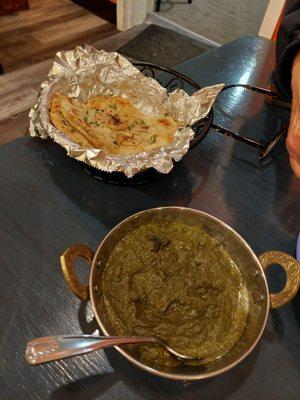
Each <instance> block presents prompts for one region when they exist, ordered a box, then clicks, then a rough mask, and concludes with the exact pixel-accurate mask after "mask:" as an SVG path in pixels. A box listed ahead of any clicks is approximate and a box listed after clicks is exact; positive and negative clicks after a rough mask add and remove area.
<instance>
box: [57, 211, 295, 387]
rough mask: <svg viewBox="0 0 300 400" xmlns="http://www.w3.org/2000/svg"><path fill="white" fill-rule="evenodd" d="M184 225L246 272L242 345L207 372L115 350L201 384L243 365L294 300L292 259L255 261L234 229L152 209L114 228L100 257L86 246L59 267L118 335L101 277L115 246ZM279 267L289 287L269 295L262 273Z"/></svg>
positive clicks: (204, 217)
mask: <svg viewBox="0 0 300 400" xmlns="http://www.w3.org/2000/svg"><path fill="white" fill-rule="evenodd" d="M156 221H158V222H163V223H164V224H168V223H170V222H173V221H182V222H184V223H185V224H189V225H193V226H195V225H198V224H199V225H200V226H201V227H202V229H204V230H205V231H206V232H208V233H209V234H210V235H212V236H213V237H214V238H216V239H217V240H218V241H219V242H221V243H222V245H223V246H224V247H225V248H226V250H227V251H228V253H229V254H230V256H231V258H232V259H233V261H234V262H235V264H236V265H237V266H238V267H239V269H240V271H241V272H242V274H243V276H244V279H245V281H246V284H247V286H248V290H249V291H250V292H251V294H252V298H253V302H252V304H251V306H250V311H249V318H248V322H247V326H246V327H245V330H244V333H243V335H242V337H241V338H240V340H239V341H238V343H237V344H236V345H235V346H234V347H233V348H232V349H231V350H230V351H229V352H228V353H227V354H226V355H225V356H224V357H222V358H221V359H219V360H217V361H215V362H214V363H213V364H212V365H208V366H207V368H205V369H204V368H203V366H185V365H183V366H179V367H176V368H167V367H161V366H159V367H158V366H156V365H148V364H145V363H143V362H141V361H140V360H139V359H138V358H137V357H136V356H135V355H133V354H131V353H130V352H129V351H127V349H126V350H125V349H124V348H121V347H116V349H117V350H118V351H119V352H120V353H121V354H122V355H123V356H124V357H126V358H127V359H128V360H129V361H130V362H131V363H133V364H134V365H136V366H137V367H140V368H141V369H143V370H145V371H148V372H150V373H152V374H155V375H158V376H161V377H165V378H170V379H178V380H200V379H205V378H209V377H212V376H216V375H219V374H222V373H223V372H226V371H228V370H229V369H231V368H233V367H234V366H235V365H237V364H238V363H240V362H241V361H242V360H243V359H244V358H245V357H247V355H248V354H249V353H250V352H251V351H252V350H253V349H254V347H255V346H256V344H257V342H258V341H259V339H260V337H261V335H262V333H263V331H264V328H265V325H266V321H267V318H268V314H269V309H270V307H271V308H277V307H281V306H283V305H285V304H286V303H288V302H289V301H291V299H292V298H293V297H294V296H295V294H296V293H297V291H298V289H299V285H300V264H299V263H298V262H297V261H296V260H295V259H294V258H293V257H291V256H289V255H287V254H285V253H282V252H278V251H270V252H266V253H264V254H262V255H261V256H259V257H257V256H256V255H255V254H254V252H253V250H252V249H251V248H250V247H249V245H248V244H247V242H246V241H245V240H244V239H243V238H242V237H241V236H240V235H239V234H238V233H237V232H235V231H234V230H233V229H232V228H231V227H230V226H228V225H226V224H225V223H224V222H222V221H220V220H219V219H217V218H215V217H213V216H211V215H209V214H207V213H204V212H201V211H197V210H193V209H189V208H182V207H161V208H154V209H150V210H146V211H142V212H140V213H137V214H134V215H132V216H131V217H129V218H127V219H125V220H124V221H122V222H121V223H119V224H118V225H117V226H116V227H115V228H113V229H112V230H111V231H110V232H109V234H108V235H107V236H106V237H105V238H104V239H103V240H102V242H101V243H100V246H99V247H98V249H97V251H96V253H95V254H94V253H93V251H92V250H91V249H90V248H88V247H87V246H85V245H82V244H76V245H74V246H72V247H70V248H69V249H68V250H67V251H66V252H65V253H64V254H63V255H62V256H61V265H62V270H63V273H64V277H65V279H66V282H67V284H68V286H69V288H70V289H71V291H72V292H73V293H74V295H75V296H77V297H78V298H79V299H81V300H87V299H88V298H89V297H90V299H91V302H92V306H93V311H94V314H95V317H96V319H97V322H98V324H99V326H100V328H101V330H102V331H103V333H104V334H105V335H107V336H109V335H113V334H114V332H113V330H112V328H111V326H110V324H109V321H108V319H107V317H106V312H105V307H104V306H103V302H102V296H101V285H99V282H101V275H102V271H103V269H104V268H105V266H106V264H107V261H108V259H109V256H110V254H111V251H112V250H113V249H114V247H115V246H116V244H117V243H118V242H119V241H120V240H121V239H122V238H123V237H124V236H125V235H126V234H127V233H129V232H131V231H132V230H135V229H136V228H138V227H140V226H142V225H144V224H147V223H149V222H151V223H153V222H156ZM77 256H81V257H83V258H85V259H86V260H87V261H88V262H89V263H90V265H91V273H90V279H89V286H84V285H83V284H82V283H81V282H80V281H79V279H78V278H77V277H76V275H75V273H74V261H75V257H77ZM274 263H276V264H280V265H281V266H282V268H283V269H284V271H285V273H286V277H287V280H286V285H285V287H284V289H283V290H282V291H281V292H279V293H276V294H269V290H268V285H267V281H266V277H265V273H264V270H266V269H267V268H268V267H269V266H270V265H272V264H274Z"/></svg>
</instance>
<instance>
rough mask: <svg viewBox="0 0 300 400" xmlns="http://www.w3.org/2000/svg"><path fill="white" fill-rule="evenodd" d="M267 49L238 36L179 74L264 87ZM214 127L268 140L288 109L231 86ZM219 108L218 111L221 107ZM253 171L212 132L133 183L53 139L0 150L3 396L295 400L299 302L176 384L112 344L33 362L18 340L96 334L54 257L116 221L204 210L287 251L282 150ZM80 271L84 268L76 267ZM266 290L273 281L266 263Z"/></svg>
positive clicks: (295, 205) (296, 223)
mask: <svg viewBox="0 0 300 400" xmlns="http://www.w3.org/2000/svg"><path fill="white" fill-rule="evenodd" d="M273 50H274V49H273V45H272V44H271V42H269V41H267V40H265V39H261V38H257V37H252V36H249V37H245V38H241V39H239V40H236V41H234V42H232V43H230V44H228V45H226V46H223V47H221V48H219V49H217V50H215V51H212V52H210V53H207V54H205V55H203V56H201V57H198V58H195V59H193V60H191V61H189V62H187V63H185V64H183V65H182V66H180V67H179V69H180V70H181V71H183V72H184V73H186V74H187V75H189V76H190V77H192V78H194V79H195V80H196V81H198V82H199V83H200V84H202V85H207V84H213V83H219V82H225V83H236V82H242V83H251V84H260V85H263V86H265V85H267V82H268V77H269V73H270V71H271V69H272V65H273V64H272V63H273ZM215 109H216V122H218V123H219V124H222V125H224V126H226V127H227V128H231V129H234V130H237V131H240V132H241V133H243V134H249V135H250V134H251V135H254V136H256V137H259V136H260V137H264V138H267V137H268V135H270V134H273V133H274V130H275V129H276V128H277V127H278V126H277V125H278V124H279V123H281V122H282V120H284V119H285V118H286V112H283V111H281V110H278V109H274V108H272V107H271V106H269V105H264V104H263V99H262V98H261V96H259V95H253V94H251V95H248V94H246V93H245V92H244V91H243V90H241V89H238V90H235V91H233V92H231V93H228V94H227V95H226V96H225V93H224V95H222V97H220V99H219V102H218V104H217V105H216V107H215ZM222 110H223V111H222ZM277 153H279V154H277V156H276V158H275V160H273V161H272V162H271V163H270V164H269V165H268V166H267V167H265V168H262V166H259V165H258V163H257V153H256V151H255V149H252V148H250V147H248V146H246V145H243V144H241V143H238V142H236V141H234V140H233V139H231V138H227V137H224V136H221V135H219V134H217V133H212V132H211V133H209V135H208V137H207V138H206V139H205V141H204V142H203V143H202V144H200V145H199V146H198V147H197V148H195V149H194V150H192V151H191V152H190V153H189V154H187V155H186V156H185V157H184V159H183V160H182V161H181V162H180V163H178V165H176V167H175V169H174V171H173V172H172V173H171V174H169V175H167V176H164V177H162V178H161V179H160V180H158V181H155V182H152V183H149V184H146V185H143V186H139V187H118V186H112V185H109V184H105V183H101V182H99V181H97V180H95V179H94V178H92V177H90V176H88V175H87V174H86V173H85V172H84V171H83V170H82V169H81V168H80V167H79V166H78V165H77V163H76V162H75V161H74V160H72V159H71V158H67V157H66V155H65V153H64V151H63V150H61V149H60V148H59V147H58V146H57V145H55V144H53V143H52V142H50V141H42V140H38V139H31V138H22V139H18V140H16V141H14V142H12V143H10V144H8V145H5V146H2V147H1V148H0V188H1V189H0V244H1V245H0V246H1V247H0V298H1V311H0V316H1V320H0V321H1V333H0V334H1V350H0V352H1V353H0V355H1V359H0V386H1V389H0V393H1V395H0V397H1V399H14V400H16V399H22V400H23V399H43V400H44V399H52V400H67V399H72V400H73V399H84V400H90V399H126V400H129V399H134V400H137V399H155V400H156V399H171V398H174V399H195V400H196V399H203V400H204V399H214V400H217V399H243V400H247V399H249V400H250V399H251V400H253V399H256V400H257V399H263V400H265V399H272V400H275V399H287V400H292V399H299V398H300V329H299V324H300V296H299V295H297V296H296V298H295V299H294V300H293V302H292V303H291V304H289V305H287V306H286V307H284V308H282V309H280V310H276V311H271V313H270V316H269V320H268V324H267V327H266V330H265V333H264V335H263V338H262V340H261V342H260V344H259V346H258V347H257V348H256V349H255V351H254V352H253V353H252V354H251V355H250V356H249V357H248V358H247V359H246V360H245V361H244V362H242V363H241V364H240V365H239V366H237V367H236V368H234V369H233V370H231V371H230V372H228V373H226V374H224V375H222V376H219V377H217V378H215V379H211V380H209V381H204V382H194V383H187V382H173V381H168V380H163V379H159V378H157V377H154V376H152V375H150V374H147V373H144V372H142V371H140V370H139V369H136V368H135V367H133V366H132V365H131V364H129V363H128V362H127V361H126V360H124V359H123V358H122V357H121V356H120V355H119V354H118V353H117V352H115V351H114V350H113V349H110V350H107V351H105V352H103V351H100V352H99V353H94V354H90V355H86V356H83V357H77V358H73V359H68V360H65V361H60V362H55V363H52V364H49V365H44V366H37V367H32V366H29V365H27V364H26V362H25V360H24V349H25V345H26V342H27V341H28V340H29V339H31V338H34V337H37V336H42V335H52V334H61V333H79V332H82V331H83V332H85V333H91V332H94V331H95V329H96V326H95V323H94V321H93V320H92V313H91V309H90V305H89V304H82V303H80V302H79V301H78V300H77V299H76V298H74V296H73V295H72V294H71V293H70V292H69V290H68V288H67V286H66V284H65V282H64V281H63V277H62V273H61V270H60V264H59V256H60V254H61V253H62V252H63V251H64V250H65V249H66V248H67V247H68V246H69V245H71V244H73V243H76V242H83V243H86V244H88V245H89V246H91V247H92V248H94V249H96V247H97V245H98V244H99V242H100V240H101V238H102V237H103V236H104V235H105V233H107V232H108V231H109V230H110V229H111V228H112V227H113V226H114V225H115V224H116V223H117V222H119V221H121V220H122V219H123V218H125V217H127V216H129V215H130V214H132V213H135V212H137V211H140V210H144V209H147V208H150V207H156V206H164V205H181V206H189V207H193V208H196V209H199V210H203V211H206V212H209V213H211V214H213V215H215V216H216V217H218V218H220V219H222V220H223V221H225V222H226V223H228V224H230V225H231V226H232V227H233V228H234V229H236V230H237V231H238V232H239V233H240V234H241V235H242V236H243V237H244V238H245V239H246V240H247V241H248V242H249V244H250V245H251V246H252V247H253V249H254V251H255V252H256V253H257V254H260V253H261V252H263V251H265V250H269V249H278V250H283V251H286V252H288V253H290V254H293V253H294V251H295V243H296V236H297V233H298V231H299V227H300V201H299V195H300V183H299V181H297V179H296V178H294V177H293V175H292V174H291V171H290V168H289V165H288V158H287V154H286V153H285V151H281V152H280V151H279V152H277ZM78 268H79V270H80V273H81V274H82V275H83V276H85V277H86V276H87V274H88V269H87V268H86V266H85V265H84V264H83V263H82V265H81V264H80V265H78ZM269 282H270V286H271V288H273V289H276V288H277V289H278V288H280V287H281V286H282V282H283V276H282V274H281V273H280V270H279V269H276V268H274V269H273V271H272V272H271V273H270V276H269Z"/></svg>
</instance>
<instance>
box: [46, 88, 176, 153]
mask: <svg viewBox="0 0 300 400" xmlns="http://www.w3.org/2000/svg"><path fill="white" fill-rule="evenodd" d="M50 115H51V121H52V123H53V124H54V126H55V127H56V128H57V129H59V130H61V131H62V132H64V133H66V134H67V135H68V136H69V137H70V138H71V139H72V140H73V141H74V142H75V143H78V144H80V145H82V147H85V148H89V147H90V148H100V149H102V150H104V151H105V152H106V153H108V154H112V155H124V156H125V155H132V154H137V153H140V152H144V151H150V150H153V149H156V148H159V147H163V146H167V145H169V144H171V143H172V142H173V140H174V134H175V132H176V130H177V129H178V124H177V123H176V122H175V121H174V120H173V118H171V117H150V116H148V115H146V114H144V113H142V112H141V111H139V110H138V108H137V107H135V106H134V104H133V103H131V102H130V101H129V100H127V99H125V98H123V97H119V96H112V97H105V96H97V97H93V98H91V99H89V100H88V101H87V103H82V102H80V101H79V100H76V99H71V98H68V97H67V96H63V95H61V94H58V93H56V94H54V96H53V100H52V105H51V112H50Z"/></svg>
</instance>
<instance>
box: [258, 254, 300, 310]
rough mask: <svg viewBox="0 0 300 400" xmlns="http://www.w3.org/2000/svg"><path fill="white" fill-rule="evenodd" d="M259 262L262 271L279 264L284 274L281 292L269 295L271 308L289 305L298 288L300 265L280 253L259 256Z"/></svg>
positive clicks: (288, 256) (290, 257)
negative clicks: (284, 280)
mask: <svg viewBox="0 0 300 400" xmlns="http://www.w3.org/2000/svg"><path fill="white" fill-rule="evenodd" d="M259 261H260V263H261V266H262V267H263V269H264V270H267V269H268V268H269V267H270V266H271V265H272V264H279V265H280V266H281V267H282V268H283V269H284V272H285V274H286V284H285V287H284V288H283V289H282V291H281V292H279V293H271V294H270V305H271V307H272V308H278V307H281V306H284V305H285V304H287V303H289V302H290V301H291V300H292V299H293V298H294V297H295V295H296V293H297V291H298V289H299V286H300V263H299V262H298V261H297V260H296V259H295V258H294V257H292V256H290V255H288V254H286V253H282V252H281V251H267V252H266V253H263V254H262V255H261V256H259Z"/></svg>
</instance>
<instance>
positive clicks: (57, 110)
mask: <svg viewBox="0 0 300 400" xmlns="http://www.w3.org/2000/svg"><path fill="white" fill-rule="evenodd" d="M64 99H65V96H63V95H61V94H59V93H55V94H54V95H53V97H52V104H51V110H50V118H51V121H52V123H53V125H54V126H55V128H56V129H58V130H59V131H61V132H64V133H65V134H66V135H67V136H69V137H70V139H71V140H72V141H73V142H74V143H77V144H79V145H80V146H82V147H84V148H91V147H93V146H92V144H91V143H90V142H89V141H88V139H87V138H86V137H85V136H83V135H82V133H81V132H80V131H78V130H77V129H76V128H75V127H74V126H72V125H70V124H69V122H68V121H67V119H66V118H65V117H64V116H63V114H62V113H61V105H62V100H64Z"/></svg>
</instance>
